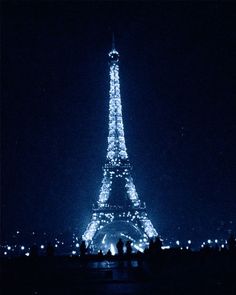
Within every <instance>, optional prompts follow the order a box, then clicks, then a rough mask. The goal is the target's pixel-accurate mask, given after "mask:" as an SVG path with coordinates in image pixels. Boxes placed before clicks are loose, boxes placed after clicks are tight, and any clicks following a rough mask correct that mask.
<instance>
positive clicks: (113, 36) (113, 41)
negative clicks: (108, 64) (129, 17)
mask: <svg viewBox="0 0 236 295" xmlns="http://www.w3.org/2000/svg"><path fill="white" fill-rule="evenodd" d="M113 49H115V34H114V32H112V50H113Z"/></svg>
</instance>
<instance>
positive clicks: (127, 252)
mask: <svg viewBox="0 0 236 295" xmlns="http://www.w3.org/2000/svg"><path fill="white" fill-rule="evenodd" d="M125 246H126V254H127V255H128V256H130V255H131V254H132V247H131V242H130V241H129V240H128V241H127V242H126V243H125Z"/></svg>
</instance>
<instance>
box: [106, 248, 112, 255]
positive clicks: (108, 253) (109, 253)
mask: <svg viewBox="0 0 236 295" xmlns="http://www.w3.org/2000/svg"><path fill="white" fill-rule="evenodd" d="M106 255H107V256H109V257H110V256H111V250H110V249H109V250H108V251H107V254H106Z"/></svg>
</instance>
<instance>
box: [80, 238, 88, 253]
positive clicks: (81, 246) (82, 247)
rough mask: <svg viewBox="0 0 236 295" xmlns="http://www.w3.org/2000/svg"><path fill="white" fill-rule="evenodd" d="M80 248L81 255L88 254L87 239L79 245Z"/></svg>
mask: <svg viewBox="0 0 236 295" xmlns="http://www.w3.org/2000/svg"><path fill="white" fill-rule="evenodd" d="M79 250H80V256H81V257H83V256H85V254H86V251H87V248H86V244H85V241H82V242H81V244H80V246H79Z"/></svg>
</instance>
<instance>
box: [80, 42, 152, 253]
mask: <svg viewBox="0 0 236 295" xmlns="http://www.w3.org/2000/svg"><path fill="white" fill-rule="evenodd" d="M109 66H110V92H109V95H110V101H109V133H108V148H107V156H106V162H105V165H104V167H103V180H102V185H101V189H100V194H99V199H98V201H97V204H96V205H94V206H93V211H92V218H91V221H90V223H89V224H88V226H87V229H86V231H85V233H84V235H83V236H82V239H83V240H84V241H85V242H86V245H87V246H89V247H90V249H91V250H92V251H93V252H97V251H98V250H100V249H101V250H103V251H104V252H105V251H107V250H108V249H110V250H112V252H114V249H115V245H116V243H117V241H118V239H119V238H121V239H122V240H123V241H124V242H125V241H126V240H130V241H131V242H132V246H133V248H135V249H137V250H140V251H143V250H144V249H145V247H147V246H148V244H149V240H150V239H151V238H154V237H156V236H157V232H156V230H155V228H154V227H153V225H152V222H151V221H150V219H148V217H147V213H146V206H145V203H142V202H141V201H140V199H139V196H138V194H137V192H136V188H135V185H134V182H133V178H132V176H131V170H132V167H131V165H130V162H129V158H128V154H127V149H126V144H125V136H124V126H123V118H122V106H121V96H120V82H119V53H118V52H117V50H116V49H115V44H114V37H113V44H112V50H111V51H110V52H109Z"/></svg>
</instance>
